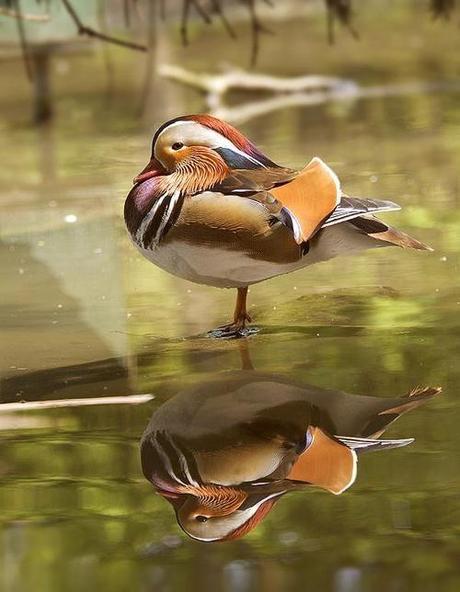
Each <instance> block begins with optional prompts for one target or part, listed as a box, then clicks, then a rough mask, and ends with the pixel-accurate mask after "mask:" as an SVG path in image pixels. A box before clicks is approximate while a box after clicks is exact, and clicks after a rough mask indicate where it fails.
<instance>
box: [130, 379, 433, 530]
mask: <svg viewBox="0 0 460 592" xmlns="http://www.w3.org/2000/svg"><path fill="white" fill-rule="evenodd" d="M440 390H441V389H440V388H430V387H427V388H417V389H415V390H413V391H412V392H410V393H409V394H408V395H406V396H404V397H402V398H391V399H381V398H377V397H372V396H359V395H350V394H347V393H344V392H341V391H331V390H324V389H321V388H317V387H315V386H305V385H302V384H297V383H295V382H293V381H291V380H288V379H286V378H285V377H280V376H276V375H273V374H264V373H260V372H256V371H248V370H242V371H237V372H229V373H225V374H224V375H223V376H222V375H221V376H219V377H217V378H212V379H211V380H208V381H206V382H204V383H200V384H198V385H197V386H194V387H191V388H189V389H187V390H184V391H183V392H182V393H179V394H177V395H176V396H174V397H173V398H171V399H170V400H168V401H167V402H166V403H164V404H163V405H162V406H161V407H160V408H158V409H157V410H156V411H155V412H154V414H153V416H152V418H151V420H150V422H149V424H148V426H147V428H146V430H145V432H144V435H143V436H142V440H141V463H142V470H143V473H144V476H145V477H146V478H147V480H148V481H150V482H151V484H152V485H153V486H154V489H155V490H156V492H157V493H158V494H160V495H161V496H162V497H163V498H164V499H166V500H167V501H168V502H170V504H171V505H172V506H173V508H174V510H175V514H176V519H177V522H178V524H179V525H180V527H181V528H182V529H183V530H184V531H185V533H186V534H187V535H189V536H190V537H192V538H193V539H197V540H199V541H203V542H212V541H225V540H231V539H236V538H238V537H241V536H243V535H244V534H246V533H247V532H249V531H250V530H251V529H253V528H254V527H255V526H257V524H259V523H260V521H261V520H262V519H263V518H264V517H265V516H266V515H267V514H268V513H269V512H270V510H271V509H272V508H273V506H274V505H275V503H276V502H277V501H278V500H279V499H280V498H281V497H282V496H283V495H285V494H286V493H288V492H290V491H298V490H305V489H308V488H311V487H312V486H316V487H319V488H321V489H323V490H326V491H329V492H332V493H334V494H340V493H342V492H344V491H345V490H346V489H348V488H349V487H350V486H351V485H352V484H353V482H354V481H355V478H356V469H357V459H358V455H359V454H361V453H362V452H366V451H372V450H383V449H387V448H396V447H401V446H405V445H407V444H409V443H411V442H413V439H390V440H381V439H379V438H380V436H381V435H382V434H383V432H384V431H385V430H386V428H387V427H388V426H389V425H390V424H391V423H392V422H393V421H395V420H396V419H397V418H398V417H400V416H401V415H402V414H403V413H406V412H407V411H410V410H412V409H415V408H417V407H419V406H420V405H422V404H423V403H425V402H426V401H428V400H430V399H431V398H432V397H434V396H435V395H437V394H438V393H439V392H440Z"/></svg>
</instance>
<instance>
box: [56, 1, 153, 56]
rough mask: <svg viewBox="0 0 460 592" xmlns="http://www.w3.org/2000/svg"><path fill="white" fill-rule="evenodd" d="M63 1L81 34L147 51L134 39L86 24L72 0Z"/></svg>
mask: <svg viewBox="0 0 460 592" xmlns="http://www.w3.org/2000/svg"><path fill="white" fill-rule="evenodd" d="M61 2H62V4H63V5H64V8H65V9H66V10H67V12H68V14H69V16H70V18H71V19H72V20H73V22H74V23H75V25H76V27H77V29H78V34H79V35H86V36H87V37H94V38H95V39H100V40H101V41H106V42H107V43H114V44H115V45H121V46H122V47H128V48H130V49H137V50H138V51H147V48H146V46H145V45H141V44H139V43H134V42H132V41H125V40H124V39H119V38H118V37H112V36H111V35H106V34H105V33H101V32H100V31H96V30H95V29H93V28H91V27H88V26H86V25H85V24H84V23H83V22H82V21H81V19H80V17H79V16H78V14H77V12H76V11H75V8H74V7H73V6H72V4H71V2H70V0H61Z"/></svg>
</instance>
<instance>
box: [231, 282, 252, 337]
mask: <svg viewBox="0 0 460 592" xmlns="http://www.w3.org/2000/svg"><path fill="white" fill-rule="evenodd" d="M247 297H248V289H247V288H238V293H237V295H236V304H235V312H234V313H233V325H234V326H235V327H238V328H240V329H244V328H245V326H246V322H248V323H250V322H251V321H252V319H251V317H250V316H249V314H248V311H247V308H246V301H247Z"/></svg>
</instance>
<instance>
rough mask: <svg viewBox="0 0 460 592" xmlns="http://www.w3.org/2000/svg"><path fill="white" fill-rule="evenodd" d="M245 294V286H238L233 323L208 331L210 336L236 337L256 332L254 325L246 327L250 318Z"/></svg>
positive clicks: (246, 292)
mask: <svg viewBox="0 0 460 592" xmlns="http://www.w3.org/2000/svg"><path fill="white" fill-rule="evenodd" d="M247 296H248V289H247V288H238V294H237V296H236V304H235V312H234V313H233V323H230V324H228V325H223V326H222V327H218V328H217V329H215V330H214V331H211V332H210V333H209V335H210V336H211V337H222V338H225V339H236V338H238V337H247V336H248V335H251V334H253V333H257V332H258V329H256V328H255V327H251V328H248V327H247V323H250V322H251V320H252V319H251V317H250V316H249V314H248V311H247V307H246V300H247Z"/></svg>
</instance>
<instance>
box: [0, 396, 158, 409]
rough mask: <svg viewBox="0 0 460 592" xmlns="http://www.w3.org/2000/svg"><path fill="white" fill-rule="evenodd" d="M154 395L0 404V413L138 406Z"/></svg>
mask: <svg viewBox="0 0 460 592" xmlns="http://www.w3.org/2000/svg"><path fill="white" fill-rule="evenodd" d="M154 398H155V396H154V395H127V396H124V397H123V396H119V397H92V398H87V399H53V400H50V401H25V402H24V403H1V404H0V413H8V412H16V411H36V410H37V409H55V408H57V407H90V406H93V405H127V404H132V405H139V404H140V403H146V402H147V401H151V400H152V399H154Z"/></svg>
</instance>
